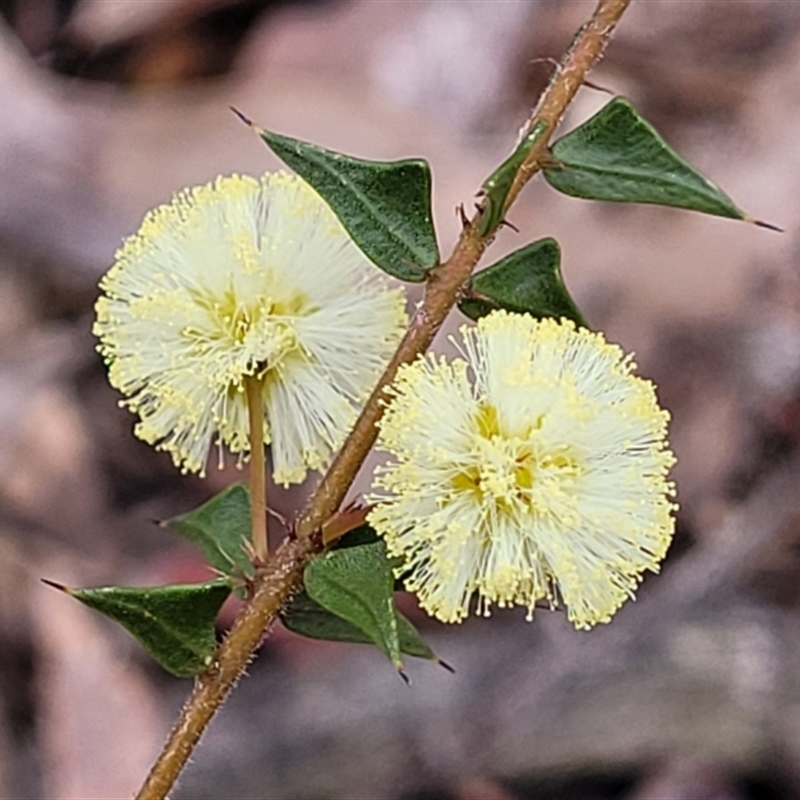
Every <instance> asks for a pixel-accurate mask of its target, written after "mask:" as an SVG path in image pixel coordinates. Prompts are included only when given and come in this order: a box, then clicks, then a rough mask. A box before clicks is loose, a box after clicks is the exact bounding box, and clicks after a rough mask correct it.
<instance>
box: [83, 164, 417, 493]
mask: <svg viewBox="0 0 800 800" xmlns="http://www.w3.org/2000/svg"><path fill="white" fill-rule="evenodd" d="M100 288H101V290H102V295H101V297H100V298H99V300H98V301H97V305H96V311H97V321H96V322H95V325H94V333H95V335H96V336H98V337H99V339H100V344H99V346H98V350H99V351H100V353H101V354H102V355H103V356H104V358H105V360H106V362H107V363H108V365H109V380H110V381H111V384H112V385H113V386H115V387H116V388H117V389H119V390H120V391H121V392H122V393H123V394H125V395H126V396H127V400H125V401H124V403H123V404H124V405H126V406H127V407H128V408H130V409H131V411H133V412H135V413H136V414H138V415H139V417H140V421H139V422H138V423H137V425H136V428H135V433H136V435H137V436H139V437H140V438H141V439H144V441H146V442H148V443H150V444H154V445H155V446H156V447H157V448H159V449H162V450H166V451H168V452H169V453H170V454H171V455H172V458H173V460H174V462H175V464H176V465H178V466H179V467H181V468H182V469H183V470H184V471H192V472H200V473H201V474H203V473H204V471H205V464H206V460H207V458H208V452H209V449H210V447H211V445H212V444H217V445H219V446H220V448H221V445H223V444H224V445H227V447H228V448H230V450H231V451H233V452H236V453H240V454H243V453H247V452H248V451H249V447H250V443H249V438H250V437H249V424H248V416H247V401H246V394H245V391H244V380H245V378H246V377H249V376H256V377H258V378H262V379H263V391H262V396H263V405H264V438H265V441H266V442H270V443H271V445H272V451H271V452H272V461H273V468H274V478H275V480H276V481H277V482H279V483H282V484H284V485H288V484H289V483H299V482H301V481H302V480H303V479H304V478H305V475H306V471H307V469H309V468H310V469H320V468H322V467H323V466H324V465H325V464H326V462H327V461H328V460H329V459H330V457H331V454H332V453H333V452H334V451H335V450H336V448H337V447H338V446H339V445H340V444H341V442H342V440H343V438H344V435H345V434H346V432H347V429H348V427H349V425H350V424H351V422H352V420H353V418H354V416H355V413H356V406H357V404H358V403H359V402H361V401H362V400H363V398H364V397H365V395H366V394H367V393H368V392H369V391H370V390H371V389H372V386H373V384H374V382H375V380H376V379H377V376H378V375H379V373H380V371H381V370H382V368H383V367H384V365H385V362H386V361H387V360H388V358H389V356H390V355H391V353H392V351H393V349H394V347H395V345H396V343H397V342H398V341H399V338H400V336H401V334H402V330H403V327H404V324H405V311H404V298H403V295H402V292H401V290H398V289H389V288H387V286H386V284H385V282H384V280H383V276H382V275H381V274H380V273H379V271H378V270H377V269H375V268H374V267H372V266H371V265H370V264H369V262H368V261H367V259H366V258H365V257H364V256H363V255H362V253H361V251H360V250H358V248H357V247H356V246H355V244H353V242H352V241H351V240H350V238H349V237H348V235H347V233H346V231H345V230H344V228H343V227H342V226H341V224H340V223H339V221H338V220H337V218H336V217H335V216H334V214H333V213H332V212H331V211H330V209H329V208H328V207H327V205H325V203H324V202H323V201H322V199H321V198H320V197H319V196H318V195H317V194H316V193H315V192H314V191H313V190H312V189H311V188H310V187H308V186H307V185H306V184H304V183H303V182H302V181H301V180H300V179H299V178H295V177H293V176H290V175H288V174H286V173H276V174H267V175H265V176H264V177H262V178H261V179H258V180H257V179H255V178H250V177H241V176H236V175H234V176H232V177H227V178H218V179H217V180H216V181H214V182H213V183H210V184H207V185H206V186H199V187H195V188H192V189H187V190H184V191H182V192H181V193H179V194H178V195H176V196H175V198H174V199H173V200H172V202H171V203H169V204H167V205H163V206H161V207H159V208H156V209H155V210H153V211H151V212H150V213H149V214H147V216H146V217H145V219H144V222H143V223H142V226H141V228H140V229H139V231H138V233H136V234H135V235H133V236H131V237H129V238H128V239H127V240H126V241H125V242H124V244H123V246H122V247H121V249H120V250H119V251H118V252H117V254H116V259H115V263H114V265H113V267H112V268H111V269H110V270H109V272H108V273H107V274H106V275H105V276H104V277H103V279H102V281H101V283H100ZM220 458H222V451H221V449H220Z"/></svg>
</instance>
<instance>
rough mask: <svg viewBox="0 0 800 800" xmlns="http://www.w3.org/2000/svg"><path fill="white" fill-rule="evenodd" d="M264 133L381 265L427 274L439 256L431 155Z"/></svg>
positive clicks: (401, 273)
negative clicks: (386, 154)
mask: <svg viewBox="0 0 800 800" xmlns="http://www.w3.org/2000/svg"><path fill="white" fill-rule="evenodd" d="M259 133H260V135H261V138H262V139H263V140H264V141H265V142H266V143H267V145H268V146H269V147H270V149H271V150H272V151H273V152H274V153H275V155H277V156H278V157H279V158H280V159H281V160H282V161H283V162H284V163H285V164H287V166H289V167H291V168H292V169H293V170H294V171H295V172H296V173H297V174H298V175H299V176H300V177H301V178H303V179H304V180H305V181H307V182H308V183H310V184H311V186H313V187H314V189H316V191H317V192H318V193H319V194H320V195H321V196H322V198H323V199H324V200H325V202H326V203H327V204H328V205H329V206H330V207H331V209H332V210H333V212H334V214H336V216H337V217H338V218H339V220H340V221H341V223H342V225H344V227H345V229H346V230H347V232H348V233H349V234H350V236H352V238H353V241H354V242H355V243H356V244H357V245H358V246H359V247H360V248H361V249H362V250H363V251H364V254H365V255H366V256H367V257H368V258H369V259H370V260H371V261H372V262H373V263H374V264H375V265H376V266H378V267H380V268H381V269H382V270H383V271H384V272H388V273H389V275H393V276H394V277H395V278H399V279H400V280H404V281H415V282H419V281H423V280H425V275H426V273H427V272H428V270H430V269H431V268H432V267H434V266H435V265H436V264H437V263H438V262H439V249H438V247H437V245H436V233H435V231H434V227H433V219H432V216H431V172H430V167H429V166H428V164H427V162H426V161H423V160H422V159H405V160H402V161H366V160H364V159H361V158H354V157H352V156H347V155H344V154H342V153H336V152H334V151H332V150H326V149H324V148H322V147H318V146H317V145H314V144H310V143H309V142H302V141H300V140H298V139H291V138H289V137H288V136H281V135H279V134H277V133H272V132H270V131H265V130H259Z"/></svg>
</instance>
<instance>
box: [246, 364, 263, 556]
mask: <svg viewBox="0 0 800 800" xmlns="http://www.w3.org/2000/svg"><path fill="white" fill-rule="evenodd" d="M244 389H245V393H246V394H247V417H248V420H249V422H250V522H251V527H252V537H253V538H252V541H253V552H254V553H255V556H256V561H257V562H259V563H262V562H263V561H264V560H265V559H266V557H267V554H268V552H269V545H268V543H267V470H266V464H265V463H264V379H263V378H258V377H256V376H255V375H249V376H248V377H246V378H245V379H244Z"/></svg>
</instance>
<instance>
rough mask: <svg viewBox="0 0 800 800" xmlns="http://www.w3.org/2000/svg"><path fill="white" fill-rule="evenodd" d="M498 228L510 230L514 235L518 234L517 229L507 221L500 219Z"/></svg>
mask: <svg viewBox="0 0 800 800" xmlns="http://www.w3.org/2000/svg"><path fill="white" fill-rule="evenodd" d="M500 226H501V227H504V228H511V230H512V231H514V232H515V233H519V228H518V227H517V226H516V225H514V223H513V222H509V221H508V220H507V219H501V220H500Z"/></svg>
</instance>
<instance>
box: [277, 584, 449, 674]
mask: <svg viewBox="0 0 800 800" xmlns="http://www.w3.org/2000/svg"><path fill="white" fill-rule="evenodd" d="M395 615H396V617H397V633H398V638H399V641H400V652H401V653H405V654H406V655H409V656H414V657H416V658H426V659H428V660H429V661H439V659H438V658H437V656H436V654H435V653H434V652H433V650H431V649H430V647H428V645H427V644H426V643H425V641H424V640H423V639H422V637H421V636H420V635H419V632H418V631H417V629H416V628H415V627H414V626H413V625H412V624H411V623H410V622H409V621H408V619H407V618H406V617H404V616H403V615H402V614H401V613H400V612H399V611H397V609H395ZM281 620H282V622H283V624H284V625H285V626H286V627H287V628H288V629H289V630H290V631H293V632H294V633H298V634H300V635H301V636H307V637H308V638H309V639H325V640H327V641H330V642H354V643H356V644H374V641H373V639H372V637H370V636H369V635H368V634H366V633H364V631H363V630H361V628H359V627H357V626H356V625H353V623H352V622H348V621H347V620H346V619H342V617H339V616H337V615H336V614H334V613H332V612H331V611H328V610H327V609H325V608H323V607H322V606H321V605H320V604H319V603H317V602H316V601H315V600H312V599H311V598H310V597H309V596H308V593H307V592H300V593H299V594H297V595H295V596H294V597H293V598H292V601H291V603H289V605H288V606H287V607H286V608H285V609H284V610H283V611H282V612H281Z"/></svg>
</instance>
